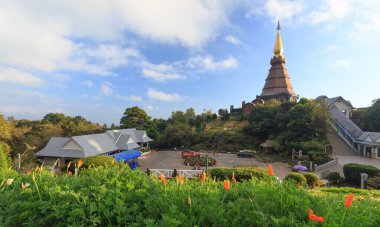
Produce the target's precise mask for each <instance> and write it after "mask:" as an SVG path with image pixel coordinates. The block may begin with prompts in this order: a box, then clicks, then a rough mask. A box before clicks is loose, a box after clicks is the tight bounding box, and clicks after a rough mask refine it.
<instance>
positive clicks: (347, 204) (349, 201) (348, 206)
mask: <svg viewBox="0 0 380 227" xmlns="http://www.w3.org/2000/svg"><path fill="white" fill-rule="evenodd" d="M352 200H354V195H353V194H348V195H347V197H346V202H345V203H344V206H346V208H350V206H351V204H352Z"/></svg>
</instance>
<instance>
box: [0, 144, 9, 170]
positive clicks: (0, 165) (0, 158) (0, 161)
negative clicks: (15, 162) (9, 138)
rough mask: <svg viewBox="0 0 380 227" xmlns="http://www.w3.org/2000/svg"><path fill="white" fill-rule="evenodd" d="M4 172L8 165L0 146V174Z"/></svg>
mask: <svg viewBox="0 0 380 227" xmlns="http://www.w3.org/2000/svg"><path fill="white" fill-rule="evenodd" d="M6 170H8V163H7V159H6V157H5V154H4V152H3V148H2V146H0V173H3V172H5V171H6Z"/></svg>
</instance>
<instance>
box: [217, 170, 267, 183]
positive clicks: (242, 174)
mask: <svg viewBox="0 0 380 227" xmlns="http://www.w3.org/2000/svg"><path fill="white" fill-rule="evenodd" d="M210 174H211V176H212V177H215V178H216V179H217V180H225V179H231V177H232V174H235V178H236V180H237V181H243V180H251V179H252V178H255V179H258V180H269V179H271V177H270V176H269V173H268V170H267V169H264V168H260V167H258V168H247V167H237V168H214V169H211V172H210Z"/></svg>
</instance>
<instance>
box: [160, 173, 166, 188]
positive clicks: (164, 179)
mask: <svg viewBox="0 0 380 227" xmlns="http://www.w3.org/2000/svg"><path fill="white" fill-rule="evenodd" d="M160 178H161V182H162V184H163V185H164V186H165V187H166V178H165V176H164V175H161V176H160Z"/></svg>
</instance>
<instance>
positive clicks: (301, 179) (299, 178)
mask: <svg viewBox="0 0 380 227" xmlns="http://www.w3.org/2000/svg"><path fill="white" fill-rule="evenodd" d="M290 180H293V181H295V182H296V184H297V185H302V184H306V183H307V180H306V177H305V176H304V175H302V174H300V173H289V174H288V175H286V177H285V178H284V181H290Z"/></svg>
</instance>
